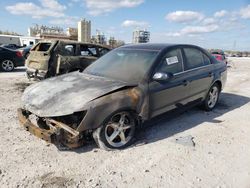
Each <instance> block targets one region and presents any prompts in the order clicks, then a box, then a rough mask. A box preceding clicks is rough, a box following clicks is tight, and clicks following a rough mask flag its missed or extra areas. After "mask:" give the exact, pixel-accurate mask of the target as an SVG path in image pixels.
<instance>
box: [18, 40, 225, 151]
mask: <svg viewBox="0 0 250 188" xmlns="http://www.w3.org/2000/svg"><path fill="white" fill-rule="evenodd" d="M226 76H227V71H226V65H225V64H224V63H222V62H219V61H216V59H215V58H213V57H212V56H211V55H210V54H209V53H208V52H207V51H205V50H203V49H202V48H200V47H197V46H192V45H174V44H171V45H168V44H141V45H127V46H123V47H120V48H117V49H115V50H113V51H111V52H110V53H108V54H106V55H104V56H103V57H102V58H100V59H98V60H97V61H95V62H94V63H93V64H91V65H90V66H89V67H88V68H87V69H85V71H84V72H73V73H69V74H65V75H61V76H58V77H54V78H50V79H47V80H44V81H42V82H40V83H35V84H34V85H31V86H29V87H28V88H27V89H26V90H25V92H24V94H23V96H22V103H23V107H22V108H20V109H19V110H18V115H19V120H20V122H21V124H22V126H23V127H25V129H26V130H28V131H29V132H31V133H32V134H34V135H36V136H38V137H40V138H42V139H43V140H46V141H48V142H52V143H55V144H63V145H65V146H68V147H69V148H75V147H79V146H81V145H83V144H84V143H86V142H88V140H89V139H91V138H92V137H93V138H94V140H95V141H96V143H97V145H98V146H99V147H100V148H103V149H106V150H110V149H121V148H124V147H126V146H128V145H130V144H131V143H132V142H133V140H134V139H133V138H134V135H135V133H136V130H137V129H136V127H138V126H139V125H143V122H145V121H147V120H150V119H152V118H153V117H155V116H158V115H160V114H163V113H165V112H167V111H170V110H172V109H176V108H183V107H188V106H193V105H196V104H202V106H203V107H204V109H205V110H212V109H213V108H214V107H215V105H216V103H217V101H218V99H219V94H220V92H221V90H222V89H223V87H224V84H225V81H226Z"/></svg>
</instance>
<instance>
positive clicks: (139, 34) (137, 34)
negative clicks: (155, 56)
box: [132, 30, 150, 43]
mask: <svg viewBox="0 0 250 188" xmlns="http://www.w3.org/2000/svg"><path fill="white" fill-rule="evenodd" d="M149 40H150V32H149V31H146V30H135V31H134V32H133V41H132V42H133V43H147V42H149Z"/></svg>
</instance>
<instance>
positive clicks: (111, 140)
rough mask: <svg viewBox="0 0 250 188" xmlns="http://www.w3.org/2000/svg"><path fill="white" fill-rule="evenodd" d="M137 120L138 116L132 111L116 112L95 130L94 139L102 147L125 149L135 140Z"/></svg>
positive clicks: (106, 148)
mask: <svg viewBox="0 0 250 188" xmlns="http://www.w3.org/2000/svg"><path fill="white" fill-rule="evenodd" d="M136 122H137V120H136V117H135V115H134V114H133V113H131V112H128V111H122V112H118V113H115V114H114V115H111V116H110V117H109V118H108V119H107V121H106V122H105V123H104V125H103V126H102V127H100V128H98V129H96V130H95V131H94V133H93V137H94V140H95V142H96V143H97V145H98V146H99V147H100V148H101V149H105V150H114V149H123V148H125V147H127V146H129V145H130V144H132V142H133V141H134V135H135V127H136Z"/></svg>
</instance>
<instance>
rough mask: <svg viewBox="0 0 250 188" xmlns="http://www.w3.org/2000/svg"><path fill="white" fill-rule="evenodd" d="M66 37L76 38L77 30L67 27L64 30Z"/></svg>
mask: <svg viewBox="0 0 250 188" xmlns="http://www.w3.org/2000/svg"><path fill="white" fill-rule="evenodd" d="M66 35H67V36H69V37H71V38H75V39H77V38H78V29H77V28H72V27H68V28H67V30H66Z"/></svg>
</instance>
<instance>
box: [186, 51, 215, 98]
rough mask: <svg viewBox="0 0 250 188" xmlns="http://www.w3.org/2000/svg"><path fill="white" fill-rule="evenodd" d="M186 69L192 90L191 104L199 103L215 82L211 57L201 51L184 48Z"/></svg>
mask: <svg viewBox="0 0 250 188" xmlns="http://www.w3.org/2000/svg"><path fill="white" fill-rule="evenodd" d="M183 52H184V69H185V74H186V76H187V80H188V84H189V87H190V90H189V92H188V95H189V99H188V100H189V101H190V102H196V101H197V102H199V101H200V100H202V98H204V97H205V96H206V94H207V92H208V90H209V87H210V86H211V84H212V81H213V77H214V75H213V65H212V64H211V62H210V59H209V57H208V56H207V55H206V54H205V53H204V52H203V51H202V50H200V49H198V48H193V47H184V48H183Z"/></svg>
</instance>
